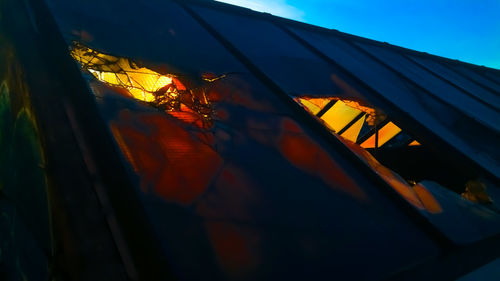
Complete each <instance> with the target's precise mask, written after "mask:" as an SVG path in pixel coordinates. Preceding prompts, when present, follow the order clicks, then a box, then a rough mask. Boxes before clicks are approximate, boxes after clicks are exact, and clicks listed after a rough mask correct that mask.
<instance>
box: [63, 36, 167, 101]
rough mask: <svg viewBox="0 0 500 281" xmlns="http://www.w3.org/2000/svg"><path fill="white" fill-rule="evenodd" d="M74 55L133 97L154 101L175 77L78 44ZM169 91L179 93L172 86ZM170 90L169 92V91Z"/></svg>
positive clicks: (108, 82)
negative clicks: (157, 93)
mask: <svg viewBox="0 0 500 281" xmlns="http://www.w3.org/2000/svg"><path fill="white" fill-rule="evenodd" d="M71 55H72V56H73V58H74V59H75V60H77V61H78V62H79V63H80V64H81V65H82V68H84V69H87V70H88V71H89V72H90V73H92V75H94V76H95V77H96V78H97V79H99V80H100V81H102V82H105V83H107V84H110V85H113V86H116V87H121V88H125V89H127V90H128V91H129V92H130V94H131V95H132V96H134V98H136V99H139V100H142V101H146V102H152V101H155V95H154V94H155V93H156V92H158V91H159V90H160V89H162V88H164V87H166V86H168V85H173V83H174V81H173V77H174V76H173V75H161V74H159V73H157V72H155V71H153V70H151V69H148V68H145V67H139V66H137V64H136V63H134V62H133V61H131V60H130V59H128V58H120V57H115V56H111V55H106V54H103V53H99V52H97V51H95V50H92V49H90V48H88V47H86V46H83V45H81V44H76V45H75V46H74V48H73V49H72V50H71ZM168 90H170V92H176V88H175V87H171V88H170V89H168ZM168 90H167V92H168Z"/></svg>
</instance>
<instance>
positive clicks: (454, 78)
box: [408, 55, 500, 110]
mask: <svg viewBox="0 0 500 281" xmlns="http://www.w3.org/2000/svg"><path fill="white" fill-rule="evenodd" d="M408 57H409V58H410V59H412V60H413V61H415V62H416V63H418V64H420V65H421V66H423V67H425V68H427V69H428V70H429V71H431V72H433V73H434V74H436V75H439V76H441V77H443V78H444V79H446V80H448V81H449V82H450V83H454V84H455V85H457V86H458V87H460V88H462V89H463V90H464V91H467V92H468V93H469V94H471V95H474V96H475V97H477V98H478V99H480V100H481V101H482V102H483V103H485V104H487V105H491V106H492V107H493V108H494V109H495V110H499V109H500V96H498V95H496V94H495V93H492V92H491V91H489V90H487V89H484V88H483V87H481V86H479V85H477V84H476V83H474V82H472V81H470V80H469V79H467V78H466V77H464V76H462V75H460V74H458V73H456V72H454V71H452V70H450V69H449V68H447V67H446V66H444V65H442V64H440V63H439V62H437V61H434V60H432V59H430V58H425V57H421V56H412V55H409V56H408Z"/></svg>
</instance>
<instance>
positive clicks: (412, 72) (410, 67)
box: [356, 42, 500, 132]
mask: <svg viewBox="0 0 500 281" xmlns="http://www.w3.org/2000/svg"><path fill="white" fill-rule="evenodd" d="M356 44H357V45H358V46H360V47H362V48H363V49H364V50H366V51H368V52H369V53H371V54H372V55H374V56H376V57H378V58H379V59H381V60H383V61H384V62H385V63H386V64H388V65H390V66H391V67H392V68H394V69H395V71H397V72H400V73H401V74H402V75H403V76H405V77H406V78H408V79H410V80H412V81H414V82H415V83H417V84H419V85H420V86H421V87H423V88H425V89H426V90H427V91H428V92H429V93H430V94H432V95H434V96H435V97H437V98H438V99H440V100H442V101H443V102H445V103H448V104H450V105H451V106H453V107H455V108H457V109H459V110H460V111H462V112H463V113H464V114H466V115H468V116H470V117H471V118H474V119H477V120H480V121H481V123H483V124H486V125H487V126H489V127H490V128H492V129H493V130H495V131H497V132H500V123H499V122H498V120H500V112H498V111H497V110H495V109H492V108H490V107H488V106H487V105H485V104H484V103H481V102H479V101H478V100H477V99H475V98H472V97H470V96H469V95H467V94H466V93H464V92H463V91H460V90H458V89H456V88H454V87H453V86H452V85H450V84H449V83H447V82H445V81H442V80H440V79H439V78H437V77H436V76H434V75H433V74H431V73H430V72H428V71H426V70H425V69H423V68H421V67H419V66H418V65H416V64H415V63H413V62H411V61H409V60H408V59H406V58H405V57H403V56H401V55H400V54H398V53H396V52H394V51H392V50H388V49H387V48H385V49H384V48H382V47H378V46H374V45H371V44H365V43H360V42H357V43H356Z"/></svg>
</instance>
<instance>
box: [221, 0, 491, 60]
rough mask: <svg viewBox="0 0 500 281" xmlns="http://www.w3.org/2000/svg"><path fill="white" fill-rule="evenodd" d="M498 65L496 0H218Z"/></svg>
mask: <svg viewBox="0 0 500 281" xmlns="http://www.w3.org/2000/svg"><path fill="white" fill-rule="evenodd" d="M219 1H220V2H227V3H230V4H234V5H239V6H245V7H248V8H251V9H253V10H257V11H263V12H268V13H271V14H274V15H277V16H282V17H286V18H291V19H295V20H298V21H302V22H307V23H310V24H314V25H319V26H323V27H327V28H334V29H338V30H340V31H343V32H346V33H350V34H355V35H358V36H362V37H367V38H371V39H375V40H379V41H385V42H389V43H391V44H394V45H399V46H403V47H407V48H410V49H415V50H419V51H423V52H428V53H431V54H435V55H440V56H444V57H449V58H453V59H458V60H461V61H466V62H470V63H475V64H479V65H485V66H489V67H493V68H497V69H500V0H219Z"/></svg>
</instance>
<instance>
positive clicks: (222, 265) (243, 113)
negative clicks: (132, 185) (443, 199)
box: [57, 1, 439, 280]
mask: <svg viewBox="0 0 500 281" xmlns="http://www.w3.org/2000/svg"><path fill="white" fill-rule="evenodd" d="M57 3H58V4H59V5H61V6H66V7H67V9H69V10H70V11H73V12H74V13H75V14H77V15H79V16H78V17H77V18H79V19H80V21H79V22H77V23H74V19H73V18H72V17H71V16H66V14H60V15H59V17H68V18H69V21H70V22H72V24H71V25H69V26H71V27H73V28H75V29H77V30H93V32H90V33H91V34H92V35H94V40H93V41H92V42H86V43H87V44H86V45H88V46H89V47H90V48H92V49H94V50H98V51H99V52H100V53H105V54H109V55H112V56H115V57H120V58H131V59H133V61H134V62H136V63H137V64H138V65H140V66H141V67H144V68H147V69H150V70H152V71H155V72H157V73H159V74H161V75H175V76H176V77H178V78H179V79H181V78H184V79H185V80H183V81H182V82H183V83H182V84H183V85H184V86H185V87H186V89H187V90H189V91H190V90H200V91H202V92H204V93H206V97H207V100H208V102H209V103H210V105H211V109H212V110H211V112H210V113H209V114H210V116H212V120H213V122H212V123H210V124H207V126H197V125H196V123H195V124H193V123H192V122H190V121H189V118H187V117H186V116H187V115H188V114H191V112H187V111H186V112H183V111H182V110H181V111H177V110H173V111H169V110H159V109H158V107H155V106H154V105H152V104H151V103H148V102H144V101H142V100H140V99H137V98H133V97H132V96H131V95H129V94H127V91H128V89H126V87H125V88H124V87H116V86H113V85H111V84H110V83H104V82H102V81H100V80H99V79H97V78H99V77H96V76H94V75H86V76H85V77H86V78H87V80H88V82H89V85H90V87H91V89H92V91H93V93H94V94H95V95H96V96H97V97H98V98H97V99H96V101H97V103H98V106H99V108H100V110H101V113H102V116H103V119H104V120H105V121H106V122H107V124H109V127H110V131H111V133H112V135H113V136H114V138H115V141H116V144H117V145H118V147H119V148H120V151H121V152H122V154H123V157H124V159H126V160H127V165H128V167H129V168H130V171H131V173H133V174H134V175H135V176H136V180H137V190H136V191H137V193H138V194H140V196H141V199H142V200H143V201H142V202H143V205H144V208H145V210H146V212H147V215H148V217H147V218H145V220H147V221H148V222H150V223H151V226H152V229H154V231H155V232H156V234H157V237H158V238H159V239H161V244H159V245H158V248H161V249H162V250H163V251H164V252H165V255H166V256H167V257H168V260H169V261H170V262H171V263H172V264H171V268H173V270H174V272H175V274H176V275H177V276H179V279H182V280H200V279H203V278H207V276H215V278H216V279H224V280H242V279H246V280H281V279H307V278H312V279H315V280H320V279H323V278H325V276H327V278H328V279H329V277H331V276H332V274H335V275H336V276H340V277H341V278H352V279H356V280H363V279H367V280H373V279H374V278H375V279H377V278H378V279H380V278H382V277H385V276H387V275H389V274H391V273H392V272H394V268H403V267H405V266H408V265H410V264H414V263H416V262H419V261H421V260H423V259H425V258H429V257H432V256H435V255H437V254H438V253H439V248H438V247H437V246H436V244H435V243H434V242H433V241H432V240H430V238H429V237H428V236H427V234H425V233H423V232H422V231H421V230H420V229H419V227H417V226H416V225H415V224H414V223H413V221H412V220H411V219H410V218H409V217H408V216H406V215H404V214H403V213H402V212H401V211H400V209H399V208H398V207H396V206H395V205H394V204H393V203H392V201H390V199H389V198H388V197H386V196H385V195H384V194H383V193H381V192H380V191H379V189H378V188H375V187H374V186H373V183H372V182H371V181H370V180H368V179H366V178H365V175H364V174H362V173H361V172H360V171H359V169H357V168H355V167H353V166H352V164H351V160H350V159H346V158H345V156H341V155H340V154H339V153H338V152H337V150H336V149H335V148H334V147H332V146H331V144H329V143H327V142H326V141H325V140H324V139H323V138H320V137H318V136H317V133H316V132H315V131H313V130H312V129H310V128H308V127H306V126H304V125H303V120H301V119H300V118H299V117H298V116H299V115H297V114H296V113H295V111H292V110H291V109H290V107H289V106H288V105H286V104H285V103H284V102H283V101H282V100H281V99H279V98H277V97H276V94H275V93H273V92H271V91H269V89H267V88H266V87H265V86H264V85H263V84H262V83H260V82H259V80H257V79H256V78H255V77H254V76H253V75H252V74H250V72H249V71H248V70H247V69H246V68H244V67H243V66H242V65H241V64H240V63H239V62H238V61H237V60H236V59H235V58H234V57H233V56H231V55H230V54H229V53H228V52H227V51H226V49H225V48H223V47H222V46H221V45H220V44H219V43H218V42H216V41H215V40H214V39H213V38H211V37H210V35H209V34H208V33H207V32H206V31H205V30H204V29H203V28H202V26H200V25H198V24H197V23H196V21H194V20H193V19H192V18H191V17H190V16H189V15H188V14H186V13H185V12H184V10H183V9H181V8H179V7H178V6H176V5H175V4H172V2H170V1H168V2H167V1H162V2H161V3H162V4H161V9H160V8H159V7H160V6H158V7H157V6H155V5H154V3H159V2H154V3H153V4H150V5H151V9H147V8H148V6H147V5H148V4H144V3H142V2H137V3H135V6H134V9H130V7H128V6H126V7H123V5H117V4H118V1H100V2H99V3H96V5H91V4H89V3H88V1H81V2H78V1H77V2H76V3H75V2H72V3H67V1H58V2H57ZM60 10H61V9H60ZM62 12H66V11H65V10H64V9H62ZM136 14H144V15H147V17H140V18H139V17H137V16H136ZM106 16H109V17H111V18H110V19H109V20H107V21H105V20H102V19H103V18H104V17H106ZM219 18H222V17H218V18H217V19H219ZM124 19H126V20H124ZM221 24H223V25H225V27H224V29H234V26H241V28H240V29H236V30H237V32H236V33H239V35H238V36H240V37H244V38H243V39H245V40H248V41H251V42H247V43H248V44H249V48H253V47H255V46H256V45H257V47H259V48H260V49H259V51H263V52H264V53H265V50H266V48H267V46H264V45H262V46H259V44H261V42H260V41H262V42H264V41H265V40H264V39H265V38H264V37H265V36H264V35H265V32H266V29H263V30H261V32H260V33H261V34H262V36H258V33H254V35H253V37H252V34H251V33H250V32H249V31H248V30H246V29H247V28H249V26H248V25H247V26H244V25H242V24H240V23H239V22H237V21H224V22H221ZM266 26H267V25H264V27H266ZM230 27H231V28H230ZM255 27H257V26H255ZM103 29H105V31H103ZM221 29H222V28H221ZM63 30H65V34H66V36H68V38H72V37H71V29H70V28H67V27H66V28H63ZM269 30H270V29H269ZM221 32H222V31H221ZM80 34H81V33H80ZM110 34H112V35H113V36H110ZM104 35H108V36H109V37H110V38H111V37H113V39H109V38H105V37H106V36H104ZM272 35H273V36H274V33H273V34H272ZM278 35H279V34H278ZM285 37H286V36H285ZM131 38H133V42H131ZM257 38H258V39H257ZM261 39H262V40H261ZM268 39H269V38H268ZM276 39H278V38H276ZM283 40H285V41H283V43H284V44H285V43H287V42H286V38H285V39H283ZM291 42H292V43H293V41H291ZM274 45H276V46H279V44H274ZM99 46H105V48H102V49H101V48H99ZM292 47H293V45H292V44H290V45H289V46H285V47H279V48H283V50H286V49H287V48H290V49H292ZM115 48H116V49H115ZM288 54H289V53H287V52H284V53H283V55H282V56H281V57H279V55H278V54H273V55H270V56H269V59H270V61H268V62H267V63H268V67H269V69H271V70H274V71H275V72H273V73H274V75H276V76H274V77H273V79H276V81H277V83H278V84H279V83H284V82H287V83H288V82H289V83H291V85H292V86H293V85H297V88H295V87H289V88H288V89H289V90H290V91H292V90H293V91H306V90H307V91H309V90H310V89H311V88H312V87H314V89H315V90H317V91H321V92H323V91H324V92H329V93H330V92H335V87H334V86H331V85H333V82H332V83H331V84H330V80H324V79H325V78H327V79H330V73H327V74H325V73H324V72H323V71H321V65H322V64H323V63H322V62H321V61H320V62H318V64H319V65H320V66H318V67H308V66H307V64H306V63H307V62H308V59H309V58H310V57H311V55H310V54H309V53H305V52H304V53H302V52H301V51H298V56H300V57H301V58H302V59H289V60H287V59H286V57H287V55H288ZM136 55H137V57H136ZM276 56H278V57H276ZM287 61H288V62H289V64H287V63H286V62H287ZM302 63H304V65H303V68H300V67H298V66H300V65H301V64H302ZM290 65H292V66H294V68H291V67H289V66H290ZM324 65H326V64H324ZM314 66H316V65H314ZM294 70H300V71H302V72H303V73H304V75H306V74H307V75H311V76H312V77H313V79H292V78H296V77H297V75H298V74H297V73H296V72H295V73H294ZM316 72H317V73H316ZM205 73H214V74H215V76H221V74H226V75H225V77H224V78H223V79H218V80H215V81H213V82H210V81H208V82H210V83H207V81H205V80H204V79H202V78H203V77H205V76H204V75H203V74H205ZM312 73H314V75H313V74H312ZM279 75H282V77H281V78H279ZM316 75H317V76H318V77H317V78H315V76H316ZM184 81H186V82H184ZM278 81H279V82H278ZM283 81H284V82H283ZM321 81H323V82H321ZM316 82H318V84H317V85H316ZM310 85H313V86H310ZM325 85H326V86H325ZM300 87H302V88H300ZM124 90H126V91H124ZM183 104H184V103H183ZM181 113H182V114H181ZM195 113H196V112H195ZM339 210H341V211H339ZM138 231H140V230H138ZM408 241H411V243H409V242H408ZM304 245H306V246H304ZM373 261H377V263H375V262H373ZM378 261H380V262H378ZM382 261H383V262H382ZM361 263H362V264H366V266H364V270H363V271H359V270H356V269H357V268H358V267H359V264H361ZM294 264H300V265H301V266H293V265H294Z"/></svg>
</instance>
